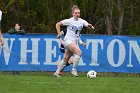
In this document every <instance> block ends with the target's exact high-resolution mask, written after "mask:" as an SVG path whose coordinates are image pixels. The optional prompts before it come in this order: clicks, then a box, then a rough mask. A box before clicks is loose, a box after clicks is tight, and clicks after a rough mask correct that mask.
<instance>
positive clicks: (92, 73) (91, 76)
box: [87, 70, 97, 78]
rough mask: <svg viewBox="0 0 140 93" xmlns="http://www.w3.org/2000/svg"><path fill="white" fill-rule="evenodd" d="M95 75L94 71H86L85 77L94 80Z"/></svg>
mask: <svg viewBox="0 0 140 93" xmlns="http://www.w3.org/2000/svg"><path fill="white" fill-rule="evenodd" d="M96 74H97V72H96V71H94V70H90V71H88V73H87V77H88V78H96Z"/></svg>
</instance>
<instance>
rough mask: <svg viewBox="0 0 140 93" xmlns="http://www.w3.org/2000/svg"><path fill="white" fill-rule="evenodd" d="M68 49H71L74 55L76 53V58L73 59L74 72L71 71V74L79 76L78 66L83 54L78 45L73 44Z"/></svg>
mask: <svg viewBox="0 0 140 93" xmlns="http://www.w3.org/2000/svg"><path fill="white" fill-rule="evenodd" d="M67 49H69V51H71V52H72V53H74V57H73V60H72V61H73V66H72V71H71V74H72V75H73V76H78V75H77V70H76V68H77V66H78V63H79V60H80V57H81V55H82V52H81V50H80V48H79V47H78V46H77V44H76V43H72V44H70V45H69V46H68V47H67Z"/></svg>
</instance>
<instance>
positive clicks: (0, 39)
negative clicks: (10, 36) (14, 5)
mask: <svg viewBox="0 0 140 93" xmlns="http://www.w3.org/2000/svg"><path fill="white" fill-rule="evenodd" d="M1 20H2V11H1V10H0V46H3V45H4V39H3V35H2V33H1Z"/></svg>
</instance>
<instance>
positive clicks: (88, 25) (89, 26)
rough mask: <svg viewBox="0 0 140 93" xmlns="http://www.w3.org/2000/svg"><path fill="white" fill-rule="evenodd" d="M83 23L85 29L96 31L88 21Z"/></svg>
mask: <svg viewBox="0 0 140 93" xmlns="http://www.w3.org/2000/svg"><path fill="white" fill-rule="evenodd" d="M83 23H84V26H85V27H87V28H89V29H91V30H94V29H95V28H94V26H93V25H92V24H90V23H88V22H87V21H85V20H84V21H83Z"/></svg>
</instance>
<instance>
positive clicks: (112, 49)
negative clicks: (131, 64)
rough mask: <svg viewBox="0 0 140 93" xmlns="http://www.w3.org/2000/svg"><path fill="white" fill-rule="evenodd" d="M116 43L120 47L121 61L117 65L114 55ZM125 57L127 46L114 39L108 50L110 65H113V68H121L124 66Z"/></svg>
mask: <svg viewBox="0 0 140 93" xmlns="http://www.w3.org/2000/svg"><path fill="white" fill-rule="evenodd" d="M115 43H118V45H119V48H118V49H119V60H118V63H117V64H115V62H114V59H113V55H114V45H115ZM125 56H126V51H125V46H124V44H123V43H122V41H120V40H119V39H114V40H112V41H111V42H110V43H109V45H108V48H107V59H108V62H109V63H110V65H112V66H113V67H119V66H121V65H122V64H123V62H124V60H125Z"/></svg>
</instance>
